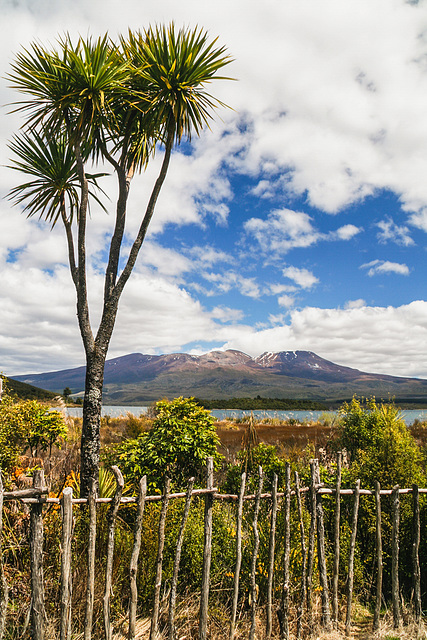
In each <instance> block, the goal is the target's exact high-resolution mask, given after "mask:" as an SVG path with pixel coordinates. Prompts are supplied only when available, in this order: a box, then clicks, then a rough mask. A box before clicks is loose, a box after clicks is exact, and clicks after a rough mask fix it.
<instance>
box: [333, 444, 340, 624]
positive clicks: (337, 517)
mask: <svg viewBox="0 0 427 640" xmlns="http://www.w3.org/2000/svg"><path fill="white" fill-rule="evenodd" d="M341 468H342V452H341V451H339V452H338V454H337V478H336V483H335V513H334V567H333V574H332V619H333V623H334V627H335V628H336V629H337V628H338V617H339V616H338V610H339V607H338V580H339V568H340V516H341V493H340V491H341Z"/></svg>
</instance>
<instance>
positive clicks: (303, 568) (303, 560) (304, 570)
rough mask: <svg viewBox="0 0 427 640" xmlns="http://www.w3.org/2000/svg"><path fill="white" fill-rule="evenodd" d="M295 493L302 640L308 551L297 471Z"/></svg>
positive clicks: (299, 610) (298, 626) (299, 617)
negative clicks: (299, 541)
mask: <svg viewBox="0 0 427 640" xmlns="http://www.w3.org/2000/svg"><path fill="white" fill-rule="evenodd" d="M295 491H296V494H297V505H298V518H299V529H300V539H301V595H300V601H299V604H298V607H297V640H300V638H301V635H302V616H303V613H304V604H305V595H306V594H305V591H306V577H307V576H306V573H307V550H306V547H305V531H304V520H303V513H302V500H301V489H300V482H299V475H298V472H297V471H295Z"/></svg>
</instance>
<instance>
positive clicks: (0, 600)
mask: <svg viewBox="0 0 427 640" xmlns="http://www.w3.org/2000/svg"><path fill="white" fill-rule="evenodd" d="M0 380H1V378H0ZM0 386H1V385H0ZM0 396H1V393H0ZM3 493H4V489H3V479H2V475H1V471H0V640H3V635H4V630H5V625H6V613H7V604H8V601H9V585H8V584H7V580H6V576H5V575H4V565H3Z"/></svg>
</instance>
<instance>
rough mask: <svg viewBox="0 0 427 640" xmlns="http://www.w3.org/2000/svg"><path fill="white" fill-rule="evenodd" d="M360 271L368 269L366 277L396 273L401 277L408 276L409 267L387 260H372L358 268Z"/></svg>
mask: <svg viewBox="0 0 427 640" xmlns="http://www.w3.org/2000/svg"><path fill="white" fill-rule="evenodd" d="M360 268H361V269H368V272H367V273H368V276H371V277H372V276H376V275H381V274H390V273H396V274H398V275H401V276H408V275H409V267H408V266H407V265H406V264H399V263H398V262H390V261H389V260H372V261H371V262H367V263H366V264H362V265H361V266H360Z"/></svg>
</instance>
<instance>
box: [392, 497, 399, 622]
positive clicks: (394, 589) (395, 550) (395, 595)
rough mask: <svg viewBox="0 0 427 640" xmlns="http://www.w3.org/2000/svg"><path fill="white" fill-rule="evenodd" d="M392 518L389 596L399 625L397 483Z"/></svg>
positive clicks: (394, 619) (394, 618) (394, 617)
mask: <svg viewBox="0 0 427 640" xmlns="http://www.w3.org/2000/svg"><path fill="white" fill-rule="evenodd" d="M392 518H393V526H392V531H391V597H392V601H393V626H394V628H395V629H397V628H398V627H399V626H400V601H399V597H400V594H399V520H400V500H399V485H396V486H394V487H393V493H392Z"/></svg>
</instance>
